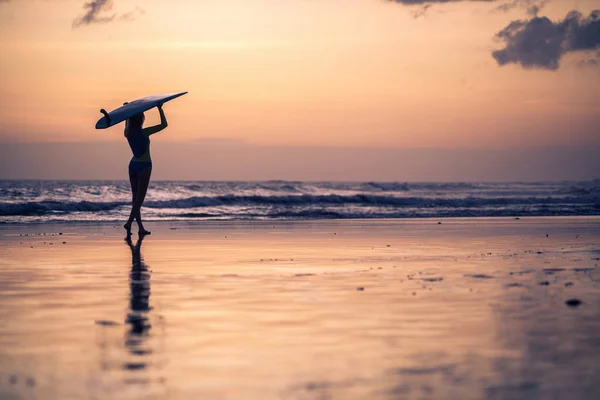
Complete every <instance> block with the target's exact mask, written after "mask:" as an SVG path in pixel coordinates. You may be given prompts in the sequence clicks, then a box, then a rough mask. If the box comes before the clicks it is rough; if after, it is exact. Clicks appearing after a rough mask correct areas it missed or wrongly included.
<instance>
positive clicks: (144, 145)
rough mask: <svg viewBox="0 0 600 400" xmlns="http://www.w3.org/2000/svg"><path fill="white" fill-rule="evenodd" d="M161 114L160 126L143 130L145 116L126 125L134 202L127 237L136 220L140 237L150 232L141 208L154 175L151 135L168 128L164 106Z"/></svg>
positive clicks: (140, 116) (136, 116)
mask: <svg viewBox="0 0 600 400" xmlns="http://www.w3.org/2000/svg"><path fill="white" fill-rule="evenodd" d="M158 112H159V113H160V125H156V126H152V127H149V128H142V125H143V124H144V119H145V117H144V114H143V113H141V114H138V115H135V116H133V117H131V118H129V119H128V120H127V122H126V124H125V137H126V138H127V142H129V147H131V152H132V153H133V158H132V159H131V161H130V162H129V182H130V183H131V193H132V194H133V200H132V205H131V213H130V214H129V219H128V220H127V222H126V223H125V225H123V227H124V228H125V230H126V231H127V235H128V236H129V235H131V224H133V221H134V220H136V221H137V224H138V228H139V231H138V233H139V234H140V235H148V234H150V231H147V230H146V229H145V228H144V224H143V223H142V214H141V208H142V203H143V202H144V198H145V197H146V192H147V191H148V184H149V183H150V174H151V173H152V159H151V158H150V135H153V134H155V133H157V132H160V131H162V130H163V129H165V128H166V127H167V119H166V118H165V113H164V112H163V109H162V104H159V105H158Z"/></svg>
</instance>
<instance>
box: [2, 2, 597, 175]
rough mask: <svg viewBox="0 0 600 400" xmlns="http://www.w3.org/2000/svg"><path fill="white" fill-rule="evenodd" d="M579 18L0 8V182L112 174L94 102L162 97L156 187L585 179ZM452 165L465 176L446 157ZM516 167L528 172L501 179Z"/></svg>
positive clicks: (590, 136)
mask: <svg viewBox="0 0 600 400" xmlns="http://www.w3.org/2000/svg"><path fill="white" fill-rule="evenodd" d="M413 3H417V4H413ZM594 10H600V0H572V1H571V0H552V1H534V0H516V1H515V0H508V1H426V0H405V1H402V0H398V1H384V0H195V1H192V0H169V1H166V0H143V1H142V0H113V1H105V0H89V1H85V0H8V1H7V0H0V146H1V149H2V150H1V151H0V157H2V159H3V161H0V168H2V169H1V170H0V178H76V179H86V178H89V179H125V178H126V166H127V163H128V161H129V157H130V152H129V149H128V147H127V144H126V141H125V140H124V138H123V126H122V125H118V126H116V127H113V128H110V129H108V130H95V129H94V125H95V123H96V121H97V120H98V119H99V118H100V117H101V114H100V113H99V109H100V108H106V109H107V110H112V109H114V108H116V107H118V106H119V105H120V104H122V103H123V102H124V101H130V100H133V99H136V98H139V97H143V96H147V95H151V94H156V93H169V92H178V91H189V94H188V95H186V96H184V97H182V98H180V99H177V100H174V101H173V102H170V103H168V104H166V105H165V107H164V109H165V112H166V114H167V118H168V120H169V124H170V126H169V128H168V130H166V131H164V132H162V133H160V134H159V135H157V136H156V138H153V142H152V143H153V144H152V152H153V158H154V161H155V166H156V167H155V172H154V174H155V176H156V177H157V178H159V179H160V178H162V179H209V180H210V179H308V180H318V179H320V178H322V179H341V180H355V179H385V180H395V179H397V180H470V179H480V180H519V179H523V180H529V179H534V180H546V179H547V180H554V179H591V178H593V177H600V174H598V173H597V172H596V171H593V169H594V168H596V167H597V166H599V164H598V161H596V158H598V156H597V154H598V153H597V152H595V151H590V149H596V148H600V11H597V13H595V12H594ZM573 11H577V12H579V13H580V14H579V15H576V14H573V13H571V12H573ZM569 13H571V14H569ZM519 20H520V21H521V22H515V21H519ZM157 121H158V117H157V113H156V111H155V110H152V111H149V112H148V113H147V124H152V123H156V122H157ZM196 148H198V149H199V150H198V151H194V150H192V149H196ZM560 148H568V151H567V153H568V154H570V155H569V156H568V157H567V156H565V157H562V158H560V157H559V158H558V159H557V158H556V154H557V153H556V152H557V151H558V150H559V149H560ZM167 149H169V150H168V151H167ZM215 149H216V150H215ZM213 150H214V151H213ZM217 150H218V152H219V155H220V157H221V156H222V158H219V160H221V161H218V160H212V161H210V160H208V159H207V157H206V154H205V153H210V154H213V155H214V154H215V152H216V151H217ZM346 150H347V151H346ZM328 151H331V154H332V160H330V161H331V162H333V160H335V162H337V163H338V164H337V167H335V171H333V170H332V169H331V165H330V164H328V160H327V156H326V154H327V152H328ZM394 151H398V153H397V154H398V157H399V158H400V157H402V158H403V160H400V159H399V160H397V163H396V162H395V161H394V156H393V155H391V154H392V153H393V152H394ZM411 151H412V153H411ZM72 152H78V153H82V152H83V153H85V157H81V154H77V155H76V156H73V153H72ZM275 152H277V153H278V154H279V156H277V157H274V156H273V153H275ZM381 152H387V153H386V154H388V158H390V159H391V161H389V162H388V163H386V164H385V165H382V164H381V163H380V162H379V161H380V160H381V154H383V153H381ZM390 152H392V153H390ZM500 153H501V154H500ZM315 154H321V155H320V156H318V157H317V156H316V155H315ZM344 154H346V156H344ZM410 154H413V157H417V158H418V159H419V165H420V167H419V168H420V169H418V170H415V171H414V173H413V174H412V175H411V171H410V170H408V171H407V168H409V169H410V165H411V164H410V162H409V161H408V160H409V159H410ZM440 154H446V155H448V157H449V158H448V160H446V162H444V163H442V164H443V165H442V166H440V161H439V160H440V156H439V155H440ZM470 154H471V155H475V159H477V161H473V162H472V163H471V164H469V165H471V166H472V168H466V167H465V166H464V165H462V164H461V165H457V164H456V161H452V160H461V159H462V160H463V161H464V158H465V157H467V158H469V157H470ZM484 154H495V156H494V157H495V158H494V157H492V158H487V157H485V156H482V155H484ZM338 155H339V157H340V158H339V159H336V157H337V156H338ZM350 155H352V157H354V159H360V162H354V161H353V158H352V157H350ZM407 155H408V156H407ZM417 155H419V156H417ZM517 155H522V157H524V158H525V159H527V160H525V161H527V162H525V161H523V160H521V161H519V157H518V156H517ZM453 157H454V158H453ZM531 157H534V158H535V157H538V158H539V160H540V163H539V164H537V165H535V166H533V167H532V168H536V169H535V171H537V172H535V173H533V172H532V170H531V169H527V168H525V167H524V169H523V170H521V173H522V176H521V175H519V174H520V172H519V170H514V168H515V165H516V164H515V162H516V163H517V164H518V163H519V162H525V163H524V164H523V165H529V166H531V165H532V159H531ZM586 157H587V158H586ZM223 158H225V159H226V160H227V161H226V162H224V161H223ZM515 159H516V161H515ZM69 160H78V161H77V163H78V164H77V166H76V167H75V166H69V164H68V161H69ZM86 160H88V161H89V162H87V163H86ZM257 160H262V161H263V162H260V161H259V162H257ZM286 160H287V161H289V162H290V164H286ZM300 160H305V161H306V163H311V162H313V161H314V163H313V164H312V165H310V166H307V165H303V164H302V162H300ZM510 160H512V161H510ZM552 160H554V162H553V161H552ZM80 161H81V162H80ZM209 161H210V163H209ZM534 161H535V160H534ZM73 162H75V161H73ZM103 162H104V163H106V164H107V166H106V168H104V167H103ZM219 162H222V164H219ZM411 162H412V161H411ZM294 163H295V164H294ZM533 163H534V164H535V162H533ZM544 163H546V164H548V166H550V167H553V168H554V169H553V170H550V169H544V167H543V165H546V164H544ZM560 163H563V164H560ZM174 164H176V165H174ZM225 164H226V166H225ZM291 164H294V166H293V168H292V166H291ZM509 164H510V165H509ZM519 165H520V164H519ZM454 167H456V168H454ZM440 168H441V169H440ZM453 168H454V169H453ZM472 169H479V171H488V172H486V173H479V174H473V170H472ZM503 171H512V172H510V173H508V172H507V173H506V174H505V173H503ZM556 171H562V172H563V173H562V175H561V174H557V172H556ZM367 172H368V173H367Z"/></svg>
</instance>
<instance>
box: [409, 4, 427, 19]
mask: <svg viewBox="0 0 600 400" xmlns="http://www.w3.org/2000/svg"><path fill="white" fill-rule="evenodd" d="M430 7H431V4H425V5H423V6H421V7H420V8H419V9H418V10H417V11H415V12H413V18H415V19H416V18H420V17H424V16H425V14H426V13H427V10H428V9H429V8H430Z"/></svg>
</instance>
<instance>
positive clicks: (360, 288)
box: [356, 286, 365, 291]
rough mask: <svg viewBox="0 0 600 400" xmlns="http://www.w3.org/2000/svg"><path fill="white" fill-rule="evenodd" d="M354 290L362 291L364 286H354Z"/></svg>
mask: <svg viewBox="0 0 600 400" xmlns="http://www.w3.org/2000/svg"><path fill="white" fill-rule="evenodd" d="M356 290H359V291H363V290H365V288H364V287H362V286H359V287H357V288H356Z"/></svg>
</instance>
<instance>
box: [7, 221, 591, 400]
mask: <svg viewBox="0 0 600 400" xmlns="http://www.w3.org/2000/svg"><path fill="white" fill-rule="evenodd" d="M148 227H149V228H150V229H151V230H152V231H153V233H152V235H150V236H146V237H145V238H144V239H143V241H142V243H141V244H140V243H138V237H137V235H136V234H134V235H133V236H132V241H131V243H127V241H125V240H123V238H124V232H123V228H122V227H120V225H116V224H115V223H111V222H97V223H94V222H90V223H84V222H79V223H47V224H2V225H0V315H1V321H2V324H1V325H0V398H2V399H58V398H60V399H106V398H111V399H141V398H144V399H148V398H155V399H190V398H207V399H374V398H377V399H379V398H380V399H404V398H406V399H413V398H414V399H479V398H489V399H531V398H540V399H541V398H544V399H546V398H557V399H562V398H569V399H588V398H595V397H597V396H599V395H600V383H599V382H598V380H597V377H598V376H600V364H598V362H597V355H598V354H599V351H600V291H599V290H598V281H599V280H600V275H599V270H600V269H599V268H598V267H599V266H600V260H599V258H600V245H599V244H600V218H599V217H521V218H513V217H510V218H509V217H506V218H423V219H393V220H390V219H382V220H359V219H349V220H318V221H163V222H149V223H148Z"/></svg>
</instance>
